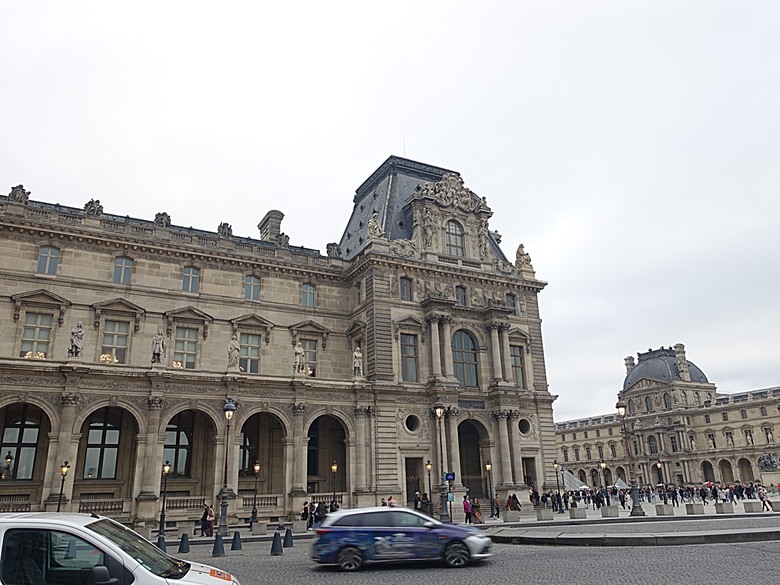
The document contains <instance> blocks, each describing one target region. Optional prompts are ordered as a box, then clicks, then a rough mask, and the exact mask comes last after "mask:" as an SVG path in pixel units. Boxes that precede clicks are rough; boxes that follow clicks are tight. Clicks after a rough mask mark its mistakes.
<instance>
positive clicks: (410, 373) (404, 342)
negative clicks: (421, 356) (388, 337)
mask: <svg viewBox="0 0 780 585" xmlns="http://www.w3.org/2000/svg"><path fill="white" fill-rule="evenodd" d="M401 380H402V381H404V382H417V336H416V335H408V334H406V333H402V334H401Z"/></svg>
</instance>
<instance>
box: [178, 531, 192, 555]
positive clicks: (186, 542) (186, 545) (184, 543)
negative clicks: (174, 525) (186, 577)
mask: <svg viewBox="0 0 780 585" xmlns="http://www.w3.org/2000/svg"><path fill="white" fill-rule="evenodd" d="M179 552H180V553H188V552H190V537H189V536H187V533H186V532H182V533H181V541H180V542H179Z"/></svg>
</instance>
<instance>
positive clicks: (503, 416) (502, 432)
mask: <svg viewBox="0 0 780 585" xmlns="http://www.w3.org/2000/svg"><path fill="white" fill-rule="evenodd" d="M508 416H509V412H508V411H506V410H497V411H495V412H494V413H493V418H495V419H496V425H497V426H498V448H499V453H500V455H501V486H502V487H504V488H513V487H514V483H512V457H511V454H510V450H509V433H508V432H507V418H508Z"/></svg>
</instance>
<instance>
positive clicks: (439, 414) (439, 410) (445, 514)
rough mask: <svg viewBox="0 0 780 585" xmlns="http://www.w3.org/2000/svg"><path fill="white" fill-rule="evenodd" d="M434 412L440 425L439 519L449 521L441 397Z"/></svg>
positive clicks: (434, 407)
mask: <svg viewBox="0 0 780 585" xmlns="http://www.w3.org/2000/svg"><path fill="white" fill-rule="evenodd" d="M433 414H435V415H436V421H437V424H438V425H439V471H440V473H441V485H440V486H439V491H440V493H441V515H440V516H439V520H441V521H442V522H449V521H450V515H449V513H448V512H447V485H446V483H445V482H446V480H445V476H444V473H445V472H444V438H443V435H442V429H441V419H442V417H443V416H444V403H443V402H442V401H441V398H437V399H436V402H434V403H433Z"/></svg>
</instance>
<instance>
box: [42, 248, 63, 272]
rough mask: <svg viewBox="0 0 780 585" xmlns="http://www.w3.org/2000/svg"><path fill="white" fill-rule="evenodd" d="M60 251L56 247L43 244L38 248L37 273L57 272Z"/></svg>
mask: <svg viewBox="0 0 780 585" xmlns="http://www.w3.org/2000/svg"><path fill="white" fill-rule="evenodd" d="M59 261H60V251H59V250H58V249H57V248H52V247H50V246H43V247H42V248H40V249H39V250H38V274H57V266H58V264H59Z"/></svg>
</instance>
